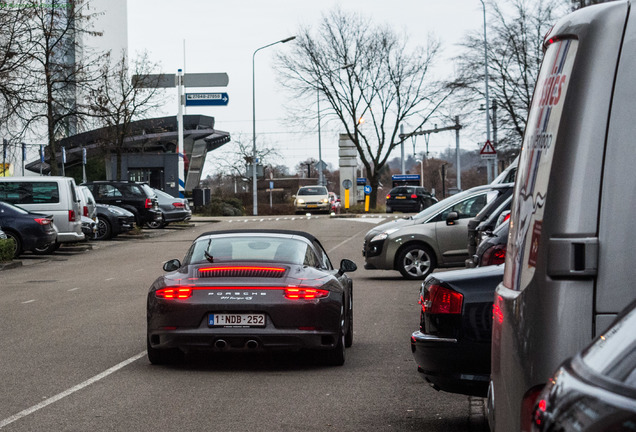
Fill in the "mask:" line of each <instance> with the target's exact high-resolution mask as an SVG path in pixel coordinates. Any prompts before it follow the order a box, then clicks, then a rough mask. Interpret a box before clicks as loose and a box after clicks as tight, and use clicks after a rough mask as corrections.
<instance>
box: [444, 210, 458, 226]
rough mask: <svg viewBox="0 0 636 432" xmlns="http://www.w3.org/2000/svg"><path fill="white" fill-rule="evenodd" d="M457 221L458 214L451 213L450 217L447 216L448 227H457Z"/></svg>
mask: <svg viewBox="0 0 636 432" xmlns="http://www.w3.org/2000/svg"><path fill="white" fill-rule="evenodd" d="M457 219H459V215H458V214H457V212H450V213H449V214H448V216H446V225H455V221H457Z"/></svg>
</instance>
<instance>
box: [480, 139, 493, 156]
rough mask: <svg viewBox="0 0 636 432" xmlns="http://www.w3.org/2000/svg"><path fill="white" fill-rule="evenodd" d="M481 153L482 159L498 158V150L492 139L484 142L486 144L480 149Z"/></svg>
mask: <svg viewBox="0 0 636 432" xmlns="http://www.w3.org/2000/svg"><path fill="white" fill-rule="evenodd" d="M479 154H480V155H481V158H482V159H497V150H495V147H494V146H493V145H492V143H491V142H490V140H487V141H486V142H485V143H484V146H483V147H482V148H481V150H480V151H479Z"/></svg>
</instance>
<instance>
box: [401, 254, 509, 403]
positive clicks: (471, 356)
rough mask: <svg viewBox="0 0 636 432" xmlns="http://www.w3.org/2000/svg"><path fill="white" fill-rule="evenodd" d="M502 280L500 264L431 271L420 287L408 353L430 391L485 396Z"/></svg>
mask: <svg viewBox="0 0 636 432" xmlns="http://www.w3.org/2000/svg"><path fill="white" fill-rule="evenodd" d="M502 279H503V265H501V266H488V267H480V268H476V269H463V270H455V271H449V272H440V273H433V274H431V275H429V276H428V277H427V278H426V280H425V281H424V283H423V284H422V289H421V291H420V304H421V305H422V308H421V312H420V329H419V330H418V331H416V332H414V333H413V334H412V335H411V351H412V352H413V356H414V358H415V361H416V362H417V365H418V371H419V372H421V373H422V375H423V377H424V379H425V380H426V381H428V382H429V383H431V385H432V386H433V388H435V389H436V390H443V391H446V392H450V393H461V394H466V395H472V396H480V397H485V396H486V393H487V389H488V382H489V380H490V345H491V340H492V337H491V329H492V319H493V318H492V317H493V311H492V305H493V295H494V292H495V288H496V286H497V284H498V283H499V282H501V281H502Z"/></svg>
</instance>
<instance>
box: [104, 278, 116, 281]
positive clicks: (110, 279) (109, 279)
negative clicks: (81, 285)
mask: <svg viewBox="0 0 636 432" xmlns="http://www.w3.org/2000/svg"><path fill="white" fill-rule="evenodd" d="M113 279H115V278H108V279H104V280H105V281H112V280H113Z"/></svg>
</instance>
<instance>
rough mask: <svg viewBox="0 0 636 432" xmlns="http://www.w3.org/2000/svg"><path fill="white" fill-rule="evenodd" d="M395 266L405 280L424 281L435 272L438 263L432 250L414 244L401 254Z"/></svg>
mask: <svg viewBox="0 0 636 432" xmlns="http://www.w3.org/2000/svg"><path fill="white" fill-rule="evenodd" d="M395 265H396V269H397V270H399V272H400V273H401V274H402V276H403V277H404V278H405V279H424V278H425V277H426V276H428V275H429V274H430V273H431V272H432V271H433V270H435V268H436V267H437V262H436V259H435V255H434V254H433V251H432V250H431V248H429V247H428V246H426V245H422V244H413V245H409V246H406V247H405V248H404V249H402V250H401V251H400V252H399V254H398V258H397V260H396V262H395Z"/></svg>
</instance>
